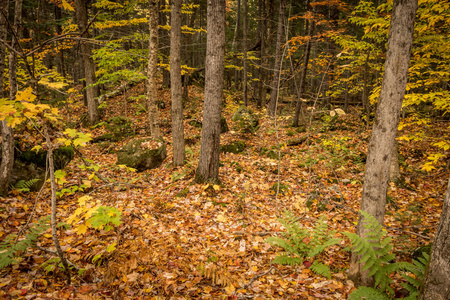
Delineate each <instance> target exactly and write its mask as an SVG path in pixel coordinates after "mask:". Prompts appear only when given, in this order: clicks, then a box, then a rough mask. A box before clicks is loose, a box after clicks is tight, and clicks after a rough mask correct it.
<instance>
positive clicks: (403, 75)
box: [349, 0, 418, 286]
mask: <svg viewBox="0 0 450 300" xmlns="http://www.w3.org/2000/svg"><path fill="white" fill-rule="evenodd" d="M417 2H418V0H395V1H394V6H393V9H392V17H391V25H390V30H389V37H388V46H387V54H386V63H385V71H384V77H383V83H382V86H381V92H380V98H379V99H378V107H377V111H376V118H375V122H374V124H373V129H372V135H371V138H370V143H369V150H368V155H367V163H366V171H365V176H364V187H363V193H362V200H361V210H363V211H365V212H367V213H369V214H371V215H373V216H374V217H375V218H376V219H377V220H378V222H380V224H383V219H384V213H385V207H386V193H387V188H388V183H389V168H390V163H391V157H392V148H393V147H394V143H395V137H396V134H397V127H398V123H399V118H400V111H401V107H402V102H403V97H404V95H405V90H406V81H407V75H408V66H409V60H410V56H411V46H412V40H413V32H414V20H415V16H416V11H417ZM363 221H364V218H363V217H362V216H361V215H360V216H359V221H358V227H357V230H356V233H357V234H359V235H360V236H361V237H365V236H366V234H367V232H366V230H365V229H364V227H363V226H362V224H363ZM359 260H360V257H358V256H357V255H352V258H351V263H350V269H349V278H350V279H352V280H353V282H354V283H355V285H357V286H360V285H366V286H370V285H372V284H373V280H372V279H371V278H369V277H368V272H367V270H364V271H363V270H362V267H363V265H361V264H360V263H359Z"/></svg>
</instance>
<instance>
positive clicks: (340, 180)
mask: <svg viewBox="0 0 450 300" xmlns="http://www.w3.org/2000/svg"><path fill="white" fill-rule="evenodd" d="M190 93H191V94H190V100H189V103H187V104H186V108H185V138H186V140H187V141H188V143H187V147H189V148H188V149H187V161H188V163H187V164H186V165H185V166H182V167H174V166H172V164H171V161H172V147H171V127H170V124H171V121H170V120H171V118H170V91H169V90H161V91H160V96H161V99H163V101H164V102H165V104H166V108H165V109H162V110H161V120H162V122H161V124H162V132H163V135H164V139H165V141H166V142H167V143H168V156H167V158H166V159H165V161H164V162H163V164H162V165H161V166H160V167H158V168H156V169H153V170H148V171H144V172H141V173H133V172H129V171H127V170H126V169H123V168H119V167H118V166H116V155H115V154H114V153H113V151H112V150H114V149H119V148H120V147H122V146H123V145H124V144H125V143H126V142H128V141H129V140H130V139H132V137H130V138H124V139H122V140H121V141H119V142H117V143H107V142H104V143H95V144H89V145H87V146H86V147H82V148H80V150H81V152H82V153H83V155H84V158H87V159H90V160H92V161H93V162H94V163H95V164H98V165H99V166H100V169H99V171H98V172H99V173H100V174H102V175H103V176H104V177H107V178H109V179H112V180H115V181H120V182H132V183H133V184H134V186H133V185H131V186H130V185H106V184H105V183H103V182H101V181H99V182H94V183H93V184H92V186H91V187H90V188H88V189H86V190H85V192H84V193H83V192H77V193H75V194H73V195H68V196H64V197H62V198H61V199H58V220H59V221H60V222H64V221H66V220H67V219H68V218H69V216H71V215H72V214H73V213H74V211H75V210H76V209H77V207H78V198H80V197H81V196H84V195H86V194H89V196H90V197H92V200H90V201H91V202H92V203H97V204H100V205H103V206H110V207H115V208H117V209H119V210H121V212H122V219H121V222H122V223H121V224H120V225H119V226H118V227H115V228H114V229H113V230H110V231H105V230H94V229H92V228H88V229H87V231H86V233H85V234H78V233H77V232H76V231H75V230H74V229H68V230H65V231H62V230H61V231H60V235H59V237H60V240H61V244H62V247H63V249H64V250H65V251H66V254H67V257H68V258H69V260H70V261H71V262H73V263H74V264H75V265H77V266H78V267H80V268H84V269H85V271H84V273H83V274H82V275H77V274H76V272H73V276H72V277H73V278H72V284H71V285H67V284H66V279H65V276H64V273H63V272H62V271H61V270H59V269H58V268H56V269H55V268H53V269H52V268H51V265H50V267H47V268H45V267H43V266H42V265H43V263H44V262H46V261H47V260H48V259H50V258H51V257H52V256H51V255H50V254H48V253H46V252H44V251H41V250H38V249H36V248H29V250H30V251H29V252H26V253H24V254H23V256H22V258H21V259H20V260H19V262H18V263H17V264H14V265H12V266H9V267H6V268H5V269H3V270H1V278H0V298H2V299H16V298H22V299H346V298H347V297H348V295H349V293H350V292H351V291H352V290H353V289H354V286H353V284H352V282H351V281H349V280H348V279H347V270H348V265H349V257H350V254H349V253H348V252H344V251H342V247H341V246H347V245H348V244H349V242H348V240H347V239H346V238H345V237H344V235H343V234H342V232H348V231H349V232H354V230H355V226H356V225H355V224H356V222H357V217H358V213H357V212H358V209H359V205H360V200H361V192H362V187H363V179H364V162H365V157H366V153H367V143H368V140H369V137H370V130H365V126H363V125H362V121H361V120H360V118H359V116H358V114H357V111H356V110H354V111H353V113H350V114H347V115H344V116H339V117H338V118H337V119H333V118H330V117H329V115H328V117H327V116H326V114H325V115H322V118H317V119H314V120H313V121H312V122H311V126H308V129H307V130H306V132H302V131H301V130H296V128H292V127H290V126H289V125H290V123H291V119H290V118H289V117H287V116H285V115H283V114H281V116H279V117H278V124H277V128H274V123H273V120H270V119H269V118H267V117H266V116H265V112H260V113H258V114H259V116H260V118H261V119H260V127H259V129H258V130H257V131H256V132H255V133H241V132H239V130H238V129H237V128H235V124H233V122H232V121H231V116H232V114H233V112H234V111H235V110H236V109H237V108H238V107H239V106H238V104H237V103H236V102H235V101H233V95H227V97H226V100H225V104H224V110H223V115H224V116H225V117H226V119H227V121H228V125H229V126H230V129H231V130H230V131H229V132H227V133H224V134H222V135H221V144H222V145H226V144H228V143H230V142H232V141H244V142H245V145H246V148H245V150H244V152H242V153H240V154H233V153H222V154H221V156H220V161H221V167H220V180H221V184H220V185H209V184H194V183H193V178H194V174H195V168H196V165H197V162H198V157H199V152H200V136H201V128H197V127H193V126H191V125H189V121H190V120H192V119H196V120H199V121H201V120H202V109H201V103H202V102H201V100H202V94H201V91H200V90H199V89H196V88H193V89H192V90H191V91H190ZM143 94H144V91H143V87H142V85H138V86H136V87H134V88H133V89H131V90H130V91H128V92H127V93H126V94H124V95H121V96H117V97H115V98H113V99H109V100H108V101H107V108H106V109H105V116H104V119H105V120H106V119H109V118H111V117H114V116H122V117H126V118H130V119H131V120H132V122H133V125H132V126H134V127H135V129H136V132H137V133H138V135H137V136H146V135H147V132H146V130H145V128H146V127H147V124H148V122H147V113H146V112H144V111H143V109H142V108H143V106H142V105H138V102H139V101H143V100H142V99H141V100H139V99H137V98H130V97H132V96H133V97H137V96H138V95H143ZM133 99H134V100H133ZM136 99H137V100H136ZM142 103H143V102H142ZM286 106H289V104H287V105H286ZM286 108H287V107H286ZM61 111H62V115H64V116H65V118H66V121H67V122H72V123H77V122H78V121H79V120H80V118H81V116H82V113H85V112H86V111H85V109H84V107H83V106H82V103H81V102H79V101H78V102H74V103H71V104H67V105H66V106H64V107H62V108H61ZM255 111H258V110H257V109H256V108H255ZM448 125H449V124H448V123H446V122H436V123H433V124H432V126H428V127H424V128H415V127H412V128H407V129H404V130H403V132H402V134H412V133H414V132H416V131H418V130H425V131H426V135H425V136H440V135H442V134H443V132H444V131H445V132H448V131H449V129H448ZM78 130H82V131H84V132H85V133H91V134H92V135H93V136H94V137H95V136H98V135H100V134H103V133H104V132H105V129H104V127H101V126H99V127H97V128H95V129H90V128H86V127H85V128H78ZM35 136H37V135H36V134H33V133H29V134H28V136H22V137H20V138H22V139H24V140H25V139H27V138H28V139H29V140H30V143H31V144H32V143H33V142H34V139H35V138H36V137H35ZM302 137H304V138H305V140H304V142H302V143H300V144H299V145H294V146H288V145H287V141H289V140H292V139H295V138H302ZM277 145H280V147H278V146H277ZM278 149H280V154H281V155H280V157H281V159H280V160H278V159H276V158H277V156H278ZM271 150H273V151H272V152H271ZM432 150H433V149H432V147H430V143H429V142H428V141H427V140H423V141H409V142H404V141H400V154H401V155H400V157H401V160H400V163H401V173H402V176H403V179H404V181H403V183H402V184H399V185H394V184H390V187H389V191H388V203H387V208H386V216H385V225H386V226H387V228H386V229H387V235H388V236H392V237H393V239H394V253H395V254H396V257H397V259H398V260H410V259H411V255H412V253H413V252H414V251H415V250H416V249H417V248H418V247H420V246H424V245H427V244H429V243H430V242H431V241H432V239H433V235H434V232H435V229H436V227H437V224H438V222H439V217H440V213H441V209H442V204H443V201H442V200H443V196H444V192H445V190H446V184H447V180H448V171H447V169H446V167H445V166H438V168H437V169H436V170H433V171H432V172H429V173H427V172H424V171H422V170H421V166H422V165H423V163H424V162H425V161H426V158H427V156H428V155H429V154H430V153H431V152H430V151H432ZM273 153H275V155H274V156H272V157H270V156H271V154H272V155H273ZM79 165H82V161H81V159H80V158H79V157H76V158H75V159H74V160H73V161H72V162H71V163H70V164H69V165H68V166H67V167H66V168H65V171H66V172H67V175H66V180H67V182H66V183H65V186H66V187H67V186H69V187H70V186H73V185H79V184H80V182H82V181H83V180H87V179H88V177H89V175H90V173H91V172H89V171H88V170H82V169H80V167H79ZM277 182H280V183H281V185H280V191H278V193H277V192H276V188H275V189H274V188H273V187H274V185H275V184H276V183H277ZM36 195H37V193H21V192H18V191H12V192H11V193H10V195H9V197H8V198H6V199H3V200H2V201H0V218H1V223H0V239H3V238H4V237H5V236H6V235H8V234H10V233H13V232H16V233H17V232H18V231H19V229H20V228H21V227H22V226H23V225H24V224H26V222H27V219H28V217H29V216H30V213H31V212H32V211H33V207H34V205H35V199H36ZM284 210H289V211H291V212H293V213H294V214H295V215H296V216H297V221H298V222H299V223H300V224H301V225H302V226H304V227H305V228H311V227H313V226H314V224H315V223H316V221H317V219H318V218H319V216H322V215H324V216H326V218H327V220H328V228H329V229H330V230H335V231H336V232H337V233H336V234H335V235H336V236H337V237H340V238H342V240H343V241H342V243H341V245H340V246H334V247H331V248H328V249H327V250H326V251H325V252H324V253H322V254H320V256H319V258H318V259H320V260H321V261H322V262H323V263H325V264H327V265H328V266H329V267H330V269H331V278H325V277H323V276H319V275H317V274H315V273H314V272H312V271H311V269H309V265H310V263H309V262H304V263H303V264H302V265H295V266H282V265H271V261H272V259H273V258H274V257H275V256H276V255H277V254H279V253H281V250H282V249H281V248H277V247H274V246H271V245H269V244H267V243H265V239H266V238H267V237H270V236H281V233H282V231H283V229H284V228H283V226H282V225H281V224H280V222H279V220H278V219H277V218H279V217H281V216H283V211H284ZM49 213H50V188H49V185H48V184H47V185H46V186H45V188H44V190H43V192H42V195H41V197H40V200H38V201H37V204H36V208H35V212H34V215H33V220H34V221H36V220H38V219H39V218H41V217H43V216H46V215H48V214H49ZM305 242H306V243H307V242H308V241H305ZM38 245H39V246H40V247H43V248H48V249H52V250H53V249H54V247H53V242H52V239H51V234H50V231H48V232H46V233H45V234H44V235H43V236H42V237H41V238H40V239H39V241H38ZM108 250H110V251H108ZM93 260H94V261H95V262H93ZM400 281H401V279H400V278H397V277H395V278H394V288H395V289H396V290H399V289H400V286H399V282H400Z"/></svg>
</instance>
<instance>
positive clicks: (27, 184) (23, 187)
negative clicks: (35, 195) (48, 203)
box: [15, 178, 41, 192]
mask: <svg viewBox="0 0 450 300" xmlns="http://www.w3.org/2000/svg"><path fill="white" fill-rule="evenodd" d="M39 181H41V179H39V178H33V179H30V180H28V181H25V180H19V181H18V182H17V183H16V186H15V189H16V190H18V191H19V192H29V191H30V190H31V189H32V188H33V186H35V185H36V184H37V183H38V182H39Z"/></svg>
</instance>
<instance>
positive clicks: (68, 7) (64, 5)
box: [62, 0, 75, 11]
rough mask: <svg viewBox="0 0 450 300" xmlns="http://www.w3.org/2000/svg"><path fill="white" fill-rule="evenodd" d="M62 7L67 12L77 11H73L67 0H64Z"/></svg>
mask: <svg viewBox="0 0 450 300" xmlns="http://www.w3.org/2000/svg"><path fill="white" fill-rule="evenodd" d="M62 7H63V8H64V9H65V10H69V11H75V9H73V7H72V5H70V4H69V3H68V2H67V1H66V0H62Z"/></svg>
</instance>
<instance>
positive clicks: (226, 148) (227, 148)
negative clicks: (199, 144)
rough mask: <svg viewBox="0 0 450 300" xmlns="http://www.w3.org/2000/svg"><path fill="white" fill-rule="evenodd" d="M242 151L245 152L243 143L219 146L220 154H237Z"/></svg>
mask: <svg viewBox="0 0 450 300" xmlns="http://www.w3.org/2000/svg"><path fill="white" fill-rule="evenodd" d="M244 150H245V143H244V142H243V141H233V142H231V143H229V144H228V145H222V146H220V152H222V153H234V154H239V153H242V152H244Z"/></svg>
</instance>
